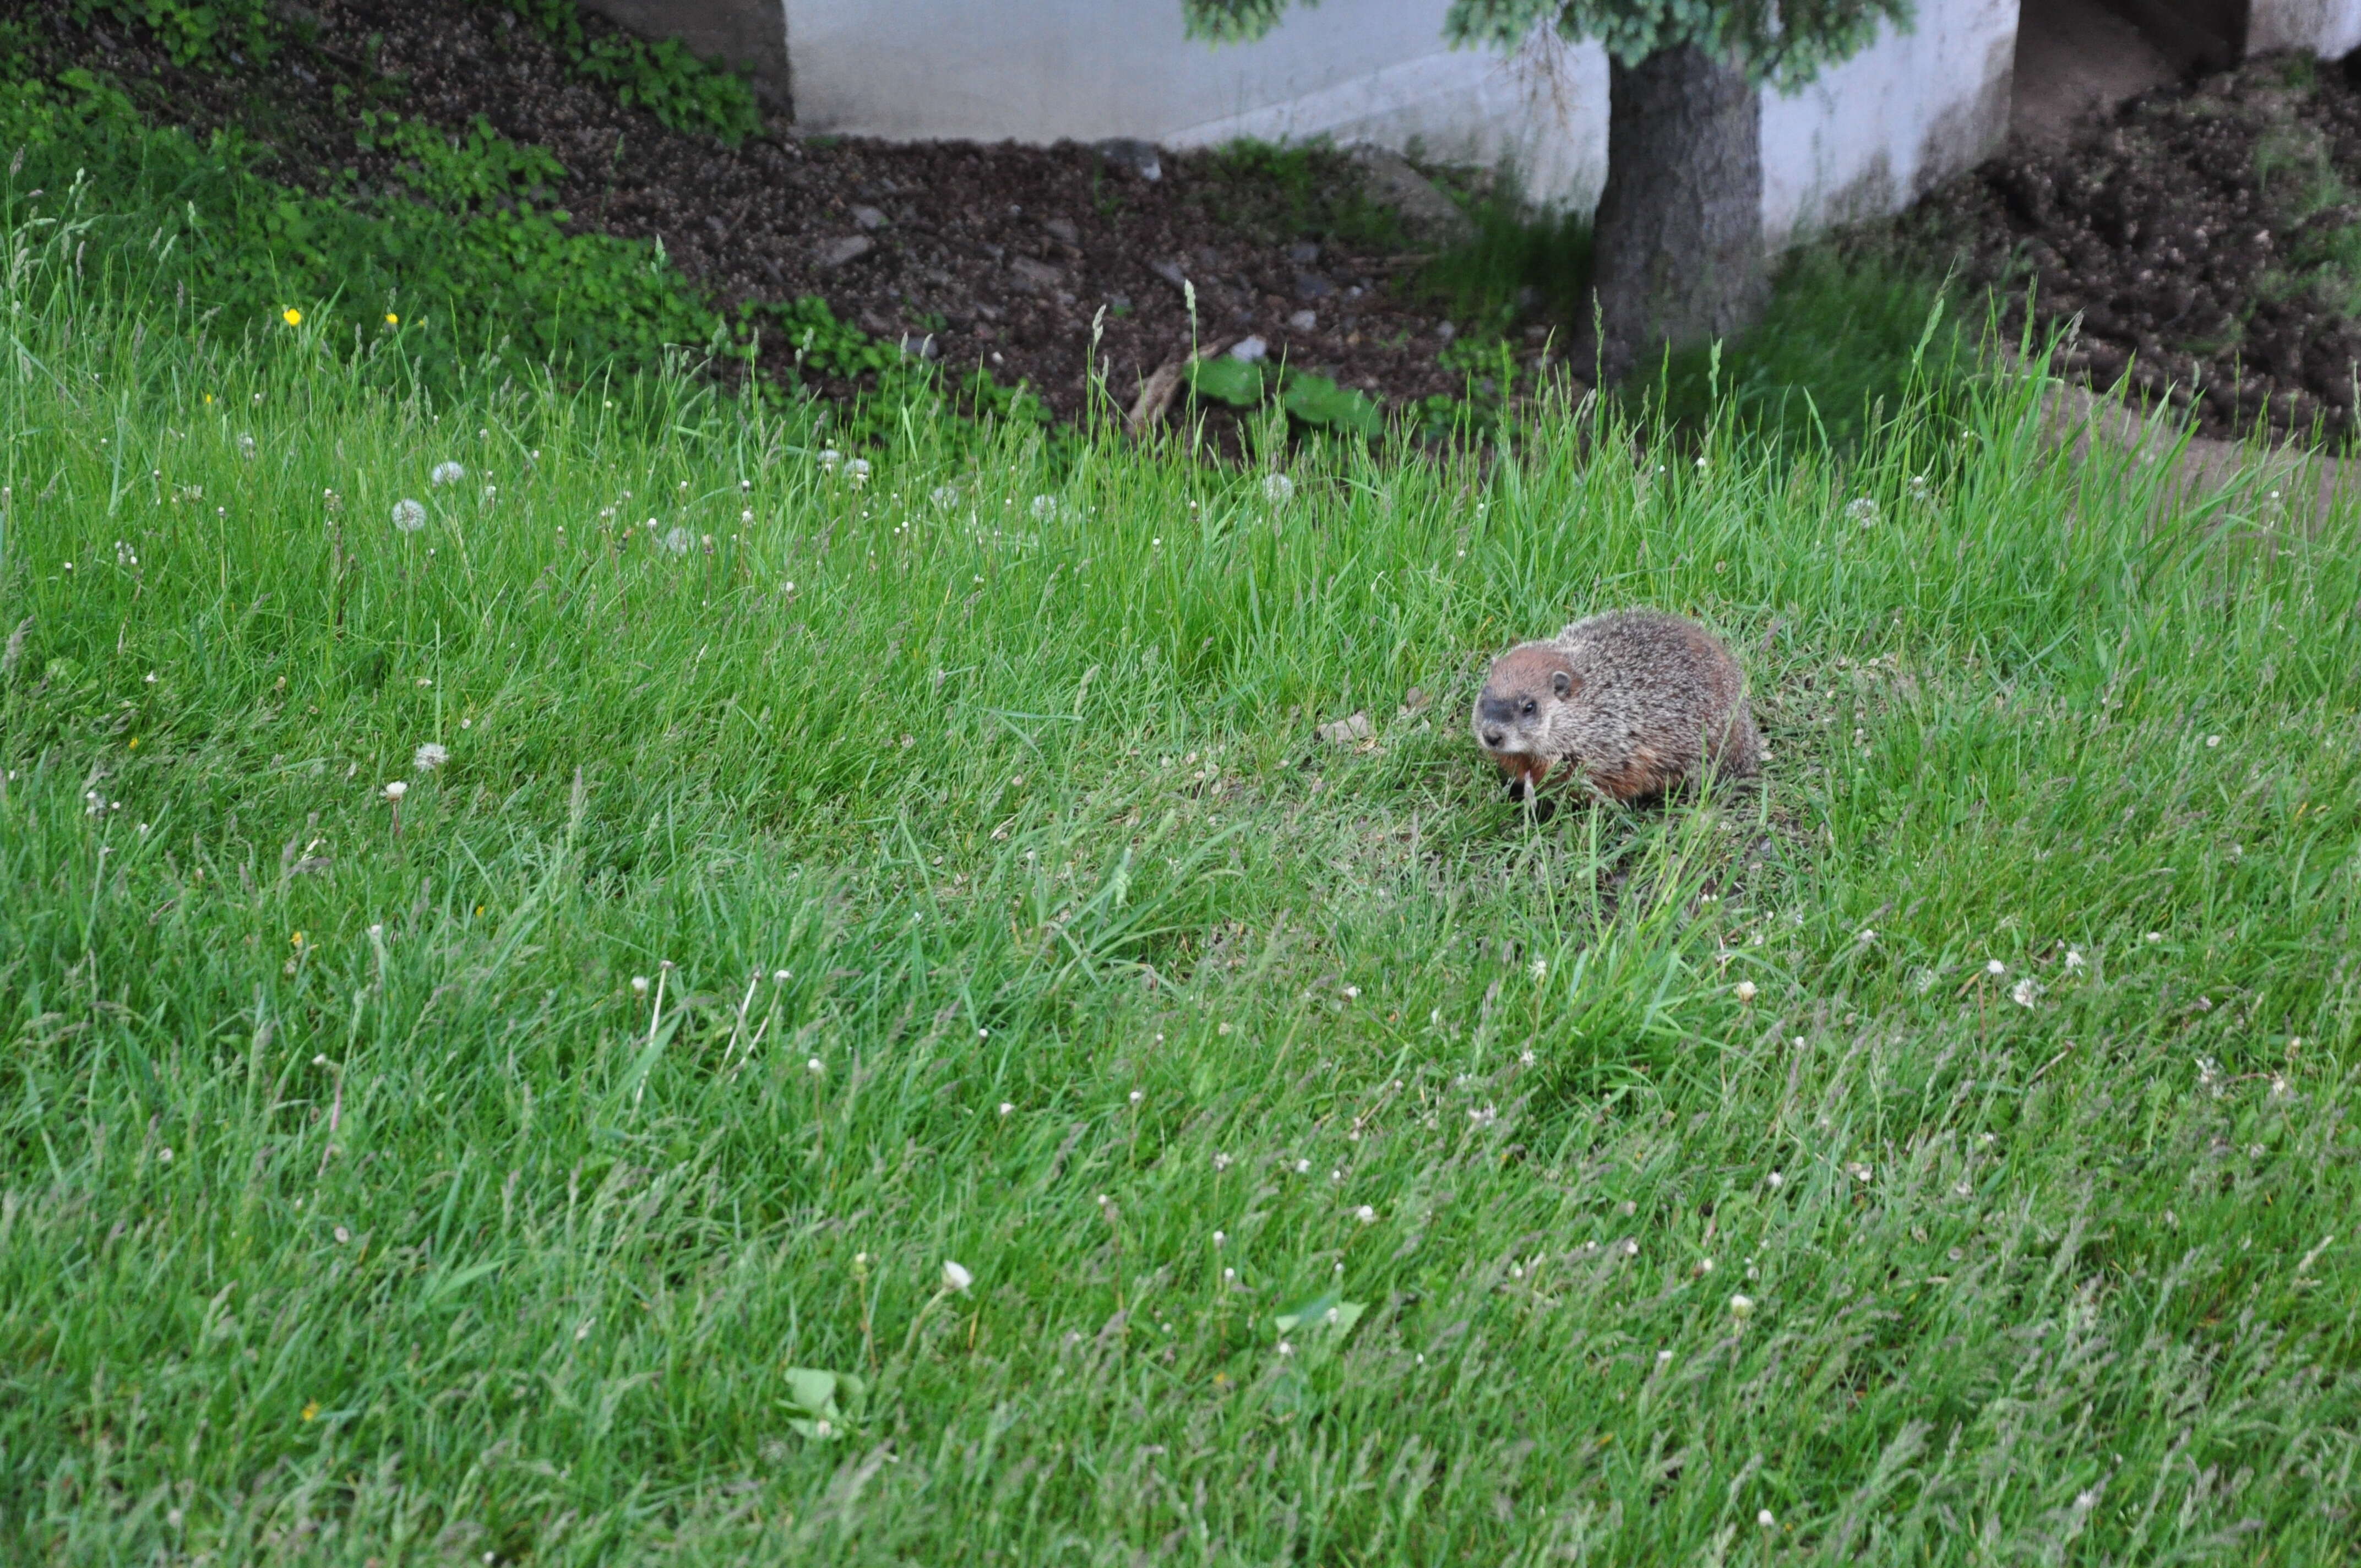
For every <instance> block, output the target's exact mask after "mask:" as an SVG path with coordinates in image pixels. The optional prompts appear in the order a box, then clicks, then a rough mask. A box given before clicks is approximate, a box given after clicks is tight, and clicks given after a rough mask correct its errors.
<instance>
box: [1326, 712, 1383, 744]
mask: <svg viewBox="0 0 2361 1568" xmlns="http://www.w3.org/2000/svg"><path fill="white" fill-rule="evenodd" d="M1376 733H1377V729H1376V728H1375V727H1374V726H1372V725H1371V724H1370V723H1369V716H1368V714H1367V712H1361V713H1356V714H1355V715H1353V717H1352V718H1340V719H1338V720H1336V722H1335V723H1334V724H1323V725H1322V726H1321V727H1320V739H1322V740H1325V741H1327V742H1328V743H1329V744H1330V745H1332V746H1349V745H1351V744H1352V743H1353V742H1354V741H1356V740H1367V739H1368V738H1369V737H1370V736H1372V735H1374V734H1376Z"/></svg>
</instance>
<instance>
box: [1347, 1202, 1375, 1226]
mask: <svg viewBox="0 0 2361 1568" xmlns="http://www.w3.org/2000/svg"><path fill="white" fill-rule="evenodd" d="M1353 1218H1355V1219H1356V1220H1358V1221H1360V1222H1361V1223H1363V1224H1365V1225H1374V1224H1376V1223H1378V1212H1377V1211H1376V1210H1375V1209H1373V1208H1371V1207H1369V1205H1367V1203H1364V1204H1362V1205H1361V1206H1360V1207H1359V1208H1357V1209H1356V1210H1354V1211H1353Z"/></svg>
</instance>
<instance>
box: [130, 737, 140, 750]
mask: <svg viewBox="0 0 2361 1568" xmlns="http://www.w3.org/2000/svg"><path fill="white" fill-rule="evenodd" d="M131 750H133V751H137V750H139V737H138V736H137V735H134V736H133V737H132V738H131Z"/></svg>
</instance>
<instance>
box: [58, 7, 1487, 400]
mask: <svg viewBox="0 0 2361 1568" xmlns="http://www.w3.org/2000/svg"><path fill="white" fill-rule="evenodd" d="M29 9H31V10H33V11H36V12H39V13H42V14H44V15H46V16H48V17H49V20H50V22H51V24H52V25H53V27H55V28H56V29H57V30H58V33H59V36H60V37H67V36H70V37H71V38H74V39H77V40H81V41H82V58H83V60H84V62H85V63H88V64H91V65H94V66H98V67H101V68H103V69H105V70H107V71H110V72H111V73H113V74H115V76H117V77H118V78H119V79H121V80H124V81H125V82H126V84H128V85H129V86H130V87H131V88H132V90H133V92H134V94H135V97H137V99H139V100H140V101H141V102H142V104H143V107H145V108H146V109H147V110H148V112H149V113H151V114H153V115H158V116H159V117H161V118H168V119H170V120H174V121H177V122H178V123H181V124H183V125H186V126H190V127H191V128H192V129H193V130H195V131H197V132H199V133H200V134H203V133H204V132H206V131H208V130H210V129H213V128H215V127H219V126H235V127H236V128H237V129H238V130H239V131H240V132H241V133H242V134H244V135H246V136H247V137H256V138H259V139H260V140H262V141H264V142H266V143H268V144H269V146H270V147H272V148H274V149H275V151H276V153H277V162H276V166H275V167H274V168H273V169H272V170H270V172H271V173H272V174H273V175H274V177H276V178H279V179H281V180H284V181H289V182H291V183H296V184H302V185H305V186H307V187H310V188H313V189H326V188H328V187H329V186H330V184H331V182H332V181H333V178H334V173H335V170H340V169H342V168H345V167H348V166H349V167H354V168H357V169H358V170H360V173H361V177H362V183H363V189H364V192H367V191H368V189H370V188H373V187H383V186H387V185H390V183H391V181H390V170H386V169H383V168H381V167H379V160H378V159H375V158H374V157H373V155H370V154H367V153H363V152H362V151H360V150H359V149H357V148H356V147H355V145H354V141H353V135H352V129H353V125H354V117H355V116H356V115H357V114H358V113H359V112H360V111H361V110H362V109H364V108H369V107H375V108H378V109H383V110H391V111H394V112H397V113H401V114H404V115H418V116H423V117H424V118H426V119H428V120H429V121H431V122H433V123H435V124H438V125H440V126H445V127H446V128H449V129H454V130H458V129H464V128H465V127H466V126H468V125H469V124H470V123H471V122H472V121H473V119H474V118H475V116H478V115H481V116H482V117H483V118H484V119H485V120H486V121H488V122H489V124H490V125H491V126H493V127H494V128H495V129H497V130H498V131H499V132H500V133H501V134H502V135H504V136H506V137H510V138H511V139H513V140H516V141H519V142H526V143H533V144H536V145H538V146H541V147H544V148H548V149H550V150H551V151H552V152H554V153H555V155H556V156H557V158H558V159H560V160H561V161H562V162H563V163H564V164H565V166H566V170H567V175H568V178H567V181H566V184H565V186H564V188H563V189H562V190H559V191H557V192H554V193H553V194H554V195H555V199H556V200H557V201H558V202H559V203H561V204H562V205H564V206H565V207H566V210H567V211H569V212H570V213H571V214H572V215H573V222H574V223H575V224H576V225H577V226H580V227H584V228H588V229H593V230H597V231H599V232H603V233H607V234H610V235H615V236H623V237H627V238H636V239H648V240H655V241H660V242H662V244H663V246H664V251H665V253H666V255H668V256H669V257H670V258H672V259H673V261H674V262H675V264H676V265H677V266H678V267H679V268H680V269H681V270H682V271H683V272H684V273H685V274H686V275H687V276H688V277H689V278H690V279H692V280H695V281H697V283H698V284H699V285H701V286H702V287H703V288H705V289H706V290H707V291H709V292H710V293H711V294H712V295H713V296H714V297H715V299H716V300H717V302H719V303H720V304H721V305H723V306H725V307H734V306H735V305H737V304H739V303H741V302H779V303H784V302H791V301H794V300H796V299H797V298H799V297H802V296H807V295H818V296H819V297H820V298H822V299H825V300H826V301H827V302H828V303H829V307H830V308H831V310H832V311H833V312H834V313H835V314H836V316H837V317H838V318H839V319H840V320H841V321H845V322H848V323H853V324H856V325H858V326H860V327H862V328H863V329H864V330H866V331H867V332H869V333H871V334H873V335H875V336H877V337H880V338H884V339H886V340H888V341H895V342H899V341H905V340H906V341H907V343H908V344H909V345H910V347H911V349H912V350H913V351H915V352H918V353H922V354H925V355H927V356H930V357H939V360H940V361H941V363H943V364H944V365H945V366H946V367H948V368H950V370H952V371H954V372H960V371H964V370H966V369H969V368H972V367H982V368H983V369H985V370H988V371H989V372H990V373H991V374H992V375H993V377H994V378H995V379H996V380H998V381H1000V382H1002V383H1003V384H1005V385H1014V384H1015V383H1016V382H1018V381H1020V380H1022V381H1025V382H1027V383H1029V384H1030V385H1031V386H1032V387H1033V389H1035V390H1036V391H1037V392H1038V394H1039V395H1040V396H1041V397H1042V398H1043V399H1044V400H1046V401H1047V402H1048V403H1049V405H1050V407H1051V408H1052V409H1053V410H1054V411H1057V412H1058V413H1060V415H1064V416H1071V415H1073V414H1075V413H1077V412H1079V411H1081V410H1082V408H1083V406H1084V404H1085V401H1086V396H1087V392H1086V389H1087V382H1086V378H1085V362H1086V359H1087V357H1088V355H1089V352H1090V345H1091V341H1092V334H1093V322H1094V321H1098V322H1099V323H1100V325H1099V330H1100V332H1101V334H1102V335H1101V340H1100V345H1099V350H1098V352H1099V355H1100V357H1101V360H1102V362H1103V367H1104V374H1105V376H1106V381H1107V385H1108V386H1109V388H1110V389H1112V390H1113V391H1114V392H1115V395H1116V396H1117V397H1118V398H1119V399H1121V400H1125V401H1128V400H1130V399H1131V397H1132V396H1133V395H1134V394H1135V393H1136V391H1137V389H1138V388H1139V387H1140V385H1141V384H1142V383H1143V382H1145V381H1146V380H1147V379H1148V378H1149V377H1150V376H1151V375H1152V374H1153V373H1154V372H1155V371H1156V370H1157V368H1158V367H1159V366H1164V365H1167V364H1169V363H1170V362H1171V361H1173V360H1176V359H1178V358H1180V356H1184V355H1186V354H1187V353H1188V352H1190V350H1191V345H1192V335H1191V320H1190V316H1189V313H1188V311H1187V308H1186V306H1185V303H1184V300H1183V290H1182V281H1183V280H1184V279H1185V280H1187V281H1188V282H1189V283H1190V284H1191V285H1192V286H1193V288H1194V290H1195V297H1196V322H1195V334H1196V335H1195V338H1194V340H1193V341H1194V342H1195V344H1196V345H1197V346H1199V347H1201V348H1209V349H1218V348H1223V347H1226V346H1227V345H1231V344H1234V343H1235V342H1236V341H1237V340H1240V339H1243V338H1246V337H1259V338H1261V339H1262V340H1263V341H1264V342H1265V343H1266V344H1267V345H1268V353H1269V356H1270V357H1271V359H1272V360H1274V361H1277V360H1279V359H1281V358H1284V359H1285V361H1286V362H1287V363H1288V364H1289V365H1290V366H1292V367H1296V368H1298V369H1302V370H1309V371H1312V372H1315V373H1319V374H1323V375H1327V376H1330V377H1332V378H1334V379H1335V380H1337V381H1338V382H1340V383H1342V384H1343V385H1345V386H1347V387H1352V388H1356V389H1361V390H1363V391H1366V392H1368V393H1370V394H1372V395H1375V396H1378V397H1379V398H1380V399H1382V400H1384V401H1385V402H1387V403H1388V404H1389V405H1393V406H1400V404H1402V403H1405V402H1408V401H1411V400H1417V399H1420V398H1422V397H1425V396H1427V395H1429V394H1432V393H1454V394H1455V393H1458V392H1461V391H1463V390H1465V378H1464V377H1463V376H1462V375H1461V374H1460V373H1459V372H1457V371H1454V370H1448V369H1445V368H1444V367H1442V366H1441V365H1440V364H1438V363H1437V357H1436V356H1437V355H1438V353H1439V352H1440V351H1441V350H1442V349H1443V348H1444V346H1445V345H1447V344H1448V343H1449V342H1450V341H1451V340H1452V328H1451V326H1450V325H1449V324H1448V323H1445V322H1444V320H1443V319H1442V315H1441V313H1440V311H1439V310H1438V309H1436V308H1434V307H1433V306H1432V305H1430V304H1428V303H1426V302H1422V301H1421V300H1419V299H1417V298H1415V297H1413V295H1412V294H1411V291H1407V290H1405V289H1404V288H1402V287H1401V286H1400V285H1401V282H1402V280H1404V279H1405V278H1406V277H1407V276H1408V275H1409V274H1410V272H1411V269H1413V268H1414V267H1415V266H1416V264H1417V263H1418V261H1419V259H1420V258H1419V257H1417V256H1416V255H1414V254H1411V253H1410V252H1409V250H1408V241H1407V239H1406V238H1405V237H1404V236H1400V234H1399V233H1396V234H1395V235H1392V236H1386V235H1384V234H1382V233H1378V232H1375V231H1376V230H1378V229H1379V228H1381V227H1382V225H1372V224H1370V223H1368V222H1367V221H1366V220H1367V210H1366V203H1361V202H1360V199H1359V197H1358V194H1357V191H1356V189H1355V187H1356V184H1357V181H1358V173H1357V170H1356V169H1355V167H1354V165H1353V164H1352V162H1351V161H1350V160H1349V159H1346V158H1345V157H1344V156H1342V155H1339V154H1325V155H1321V156H1320V157H1319V159H1318V160H1317V168H1318V170H1319V171H1320V177H1321V180H1322V181H1325V182H1327V183H1328V184H1329V186H1330V187H1331V188H1329V189H1324V190H1320V191H1315V192H1312V193H1311V195H1312V202H1311V206H1312V209H1313V211H1312V215H1311V217H1310V218H1309V220H1308V221H1293V222H1290V221H1286V220H1285V219H1284V217H1283V216H1282V217H1280V218H1274V216H1273V214H1271V213H1270V212H1269V211H1268V210H1257V207H1256V204H1255V203H1254V201H1253V200H1252V199H1251V194H1250V193H1247V192H1241V190H1240V189H1239V186H1238V181H1237V180H1236V179H1235V175H1231V174H1225V172H1224V168H1223V166H1222V164H1221V161H1220V160H1219V159H1217V158H1215V157H1213V156H1212V155H1207V154H1186V155H1179V156H1176V155H1173V154H1170V153H1166V154H1163V155H1161V157H1160V159H1159V163H1160V175H1159V178H1157V179H1155V180H1152V181H1151V180H1148V179H1145V178H1143V177H1142V176H1141V175H1140V174H1139V173H1138V172H1137V171H1136V170H1133V169H1132V168H1130V167H1128V166H1126V164H1125V163H1124V162H1123V161H1121V160H1119V159H1111V158H1109V157H1107V156H1104V155H1103V154H1102V153H1101V152H1099V151H1098V150H1096V149H1094V148H1089V147H1083V146H1076V145H1071V144H1066V145H1060V146H1057V147H1049V148H1038V147H1023V146H1017V145H1015V144H1008V143H1003V144H999V145H992V146H983V145H973V144H963V143H934V144H917V145H897V144H888V143H883V142H875V141H863V140H856V139H843V140H835V139H829V138H810V139H804V138H799V137H796V136H795V135H793V134H791V132H790V129H789V127H788V126H786V125H785V124H784V123H783V122H776V121H774V122H773V123H772V124H771V125H770V126H768V127H767V128H766V130H765V132H764V133H763V135H761V136H758V137H750V138H749V139H747V140H746V141H745V142H744V143H743V144H741V145H739V146H735V147H731V146H727V145H724V144H722V143H721V142H719V141H716V140H714V139H713V138H711V137H703V136H697V135H688V134H683V133H680V132H675V131H672V130H669V129H667V128H665V127H664V126H663V125H662V124H660V123H659V122H658V121H657V120H656V119H655V118H654V117H653V115H648V114H645V113H642V112H639V111H637V110H634V109H630V108H626V107H624V106H622V105H621V104H620V103H619V102H618V101H617V99H616V96H615V94H614V93H613V92H612V90H611V89H609V88H608V87H606V86H604V85H601V84H599V83H597V82H588V81H586V80H583V79H581V78H579V77H577V75H576V74H575V73H574V72H573V71H570V70H569V69H568V67H567V65H566V61H565V60H564V59H563V58H562V57H561V56H560V55H559V53H558V52H557V51H556V49H554V48H553V46H552V45H551V44H550V43H549V42H548V41H547V40H546V39H545V38H543V37H542V36H541V35H540V34H539V33H538V32H536V31H535V30H534V29H533V27H531V26H530V25H528V24H525V23H523V22H521V21H519V20H518V19H517V18H516V17H515V16H513V15H512V14H511V13H510V12H508V11H507V10H505V9H504V8H501V7H499V6H495V5H483V4H474V3H469V0H403V3H401V4H395V3H391V0H314V3H313V4H311V5H305V6H302V7H294V6H290V7H289V8H288V12H287V14H288V15H289V16H291V17H293V18H294V19H295V21H296V23H297V24H299V26H298V32H299V34H300V35H301V41H299V42H296V43H293V44H291V45H290V47H288V48H287V49H285V50H284V52H283V53H282V54H281V55H280V57H279V58H278V59H277V60H274V61H273V62H272V63H271V65H270V66H269V69H268V71H247V72H243V73H240V72H236V71H233V72H229V73H216V72H207V71H189V70H182V69H180V68H178V67H175V66H173V65H172V64H171V63H170V60H167V59H165V58H164V57H163V56H162V55H161V54H160V52H159V50H158V49H156V48H155V47H154V46H153V43H152V40H147V39H143V38H138V37H136V36H117V34H118V33H119V32H120V29H117V32H109V31H108V30H107V29H105V28H104V27H78V26H77V25H76V24H75V23H74V21H73V19H72V18H71V16H70V15H69V12H68V6H67V5H66V4H65V0H44V3H43V4H39V5H35V6H33V7H30V8H29ZM584 23H585V27H586V29H587V30H588V31H589V32H590V33H592V34H593V35H594V36H595V35H596V34H598V32H600V31H602V30H605V28H606V24H604V23H602V22H600V21H598V19H597V18H596V17H592V16H588V15H586V16H585V17H584ZM1323 211H1334V212H1339V213H1347V214H1353V215H1354V216H1355V217H1356V222H1354V223H1351V224H1345V225H1338V230H1339V232H1329V233H1322V232H1320V229H1321V224H1320V221H1319V214H1320V212H1323ZM1299 216H1300V215H1299ZM1102 311H1104V318H1103V319H1101V317H1100V313H1101V312H1102ZM773 352H774V353H775V354H776V356H777V358H778V361H779V362H778V364H777V365H776V367H775V368H779V369H782V370H784V369H785V368H787V367H788V363H789V361H790V360H791V356H792V345H786V344H777V345H770V347H769V349H766V358H767V357H768V356H769V355H770V354H771V353H773ZM1528 352H1529V353H1530V352H1531V349H1530V347H1529V350H1528ZM822 390H823V391H827V392H833V393H837V394H842V393H844V392H846V391H849V390H851V389H850V388H849V387H847V386H844V385H842V384H834V385H829V384H823V386H822Z"/></svg>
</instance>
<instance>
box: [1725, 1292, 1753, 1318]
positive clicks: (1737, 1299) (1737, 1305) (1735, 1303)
mask: <svg viewBox="0 0 2361 1568" xmlns="http://www.w3.org/2000/svg"><path fill="white" fill-rule="evenodd" d="M1753 1315H1754V1298H1753V1297H1752V1296H1749V1295H1747V1294H1745V1293H1744V1292H1743V1291H1741V1292H1740V1293H1739V1294H1738V1295H1735V1296H1732V1297H1731V1298H1730V1316H1731V1317H1733V1318H1736V1319H1737V1320H1738V1321H1740V1322H1741V1323H1742V1322H1744V1321H1746V1320H1747V1319H1749V1318H1751V1317H1752V1316H1753Z"/></svg>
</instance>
